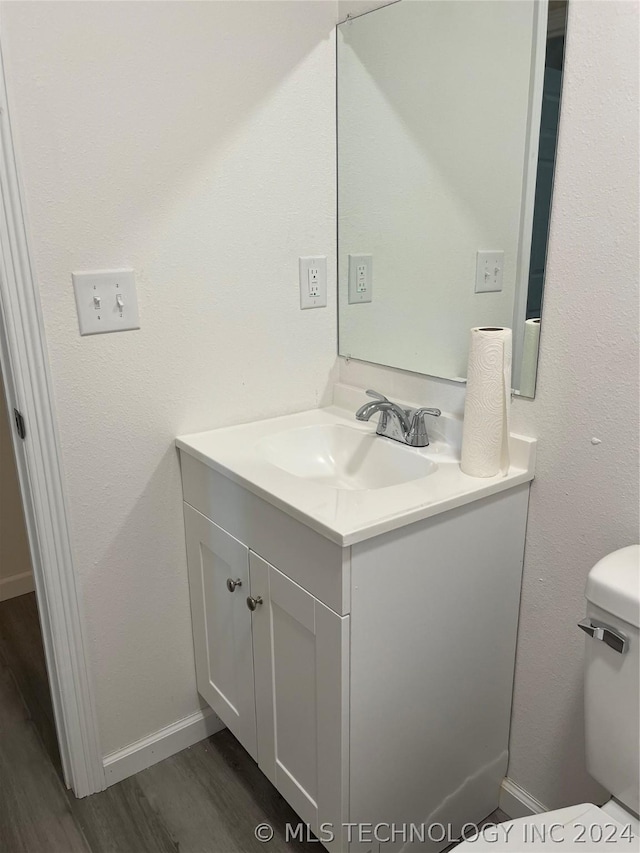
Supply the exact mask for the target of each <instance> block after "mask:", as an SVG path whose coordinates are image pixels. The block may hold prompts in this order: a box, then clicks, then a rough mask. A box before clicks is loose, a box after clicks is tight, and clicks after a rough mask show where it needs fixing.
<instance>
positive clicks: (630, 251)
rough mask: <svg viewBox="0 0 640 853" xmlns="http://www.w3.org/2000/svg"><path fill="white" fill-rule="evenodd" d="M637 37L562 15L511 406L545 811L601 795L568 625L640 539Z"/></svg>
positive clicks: (525, 664) (528, 672) (529, 734)
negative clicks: (543, 268) (530, 469)
mask: <svg viewBox="0 0 640 853" xmlns="http://www.w3.org/2000/svg"><path fill="white" fill-rule="evenodd" d="M638 36H639V32H638V5H637V4H636V3H631V2H579V3H569V23H568V39H567V56H566V72H565V80H564V87H563V100H562V115H561V120H560V140H559V148H558V168H557V176H556V182H555V191H554V203H553V212H552V220H551V239H550V243H549V266H548V275H547V282H548V287H547V289H546V290H545V302H544V308H543V312H544V318H545V319H544V322H545V326H544V329H543V330H542V338H541V350H540V372H539V374H538V389H537V396H536V399H535V401H533V402H529V401H527V400H519V401H518V402H517V403H516V405H515V407H514V409H515V423H514V426H515V428H516V429H521V431H523V432H527V433H529V434H532V435H536V436H537V437H538V438H539V441H540V443H539V458H538V467H537V477H536V481H535V483H534V485H533V488H532V490H531V506H530V514H529V528H528V534H527V550H526V555H525V575H524V586H523V592H522V610H521V618H520V642H519V646H518V660H517V667H516V689H515V700H514V710H513V721H512V732H511V762H510V765H509V775H510V776H511V777H512V778H513V779H514V780H515V781H516V782H518V783H519V784H520V785H522V787H524V788H525V789H526V790H528V791H529V792H530V793H532V794H533V795H534V796H535V797H537V798H538V799H539V800H541V801H542V802H543V803H545V804H547V805H549V806H552V807H555V806H563V805H566V804H569V803H574V802H580V801H582V800H588V799H591V798H595V799H596V800H597V798H598V796H602V793H603V792H601V791H600V789H599V787H597V786H596V785H595V783H593V782H592V781H591V779H590V777H589V776H588V775H587V773H586V770H585V765H584V746H583V737H584V731H583V697H582V683H583V682H582V656H583V651H584V636H583V634H582V632H581V631H579V630H578V629H577V628H576V624H575V623H576V622H577V621H578V620H579V619H581V618H582V617H583V616H584V608H585V602H584V598H583V595H584V585H585V580H586V576H587V572H588V571H589V569H590V568H591V566H592V565H593V564H594V563H595V562H596V561H597V560H598V559H599V558H600V557H602V556H604V555H605V554H607V553H608V552H609V551H612V550H614V549H616V548H620V547H622V546H623V545H630V544H631V543H633V542H637V541H638V505H639V503H638V502H639V495H638V237H639V235H638V155H639V151H638V61H639V49H638V44H639V40H638ZM593 437H595V438H599V439H600V440H601V441H602V443H601V444H597V445H593V444H592V443H591V439H592V438H593Z"/></svg>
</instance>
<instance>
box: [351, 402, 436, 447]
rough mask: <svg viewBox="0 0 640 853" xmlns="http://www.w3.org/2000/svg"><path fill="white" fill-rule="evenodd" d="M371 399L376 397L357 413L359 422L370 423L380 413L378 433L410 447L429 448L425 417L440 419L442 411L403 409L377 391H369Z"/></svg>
mask: <svg viewBox="0 0 640 853" xmlns="http://www.w3.org/2000/svg"><path fill="white" fill-rule="evenodd" d="M367 394H368V395H369V397H374V398H375V399H374V400H373V402H372V403H365V404H364V406H361V407H360V408H359V409H358V411H357V412H356V418H357V419H358V420H359V421H368V420H369V419H370V418H371V417H372V416H373V415H374V414H375V413H376V412H379V413H380V419H379V420H378V428H377V429H376V433H377V434H378V435H383V436H385V437H386V438H392V439H393V440H394V441H400V442H402V443H403V444H408V445H409V446H410V447H428V445H429V436H428V434H427V425H426V423H425V419H424V417H425V415H432V416H433V417H434V418H439V417H440V415H441V414H442V412H441V411H440V409H429V408H426V407H422V408H420V409H403V408H402V407H401V406H399V405H398V404H397V403H392V402H391V400H388V399H387V398H386V397H385V396H384V395H383V394H378V392H377V391H371V390H369V391H367Z"/></svg>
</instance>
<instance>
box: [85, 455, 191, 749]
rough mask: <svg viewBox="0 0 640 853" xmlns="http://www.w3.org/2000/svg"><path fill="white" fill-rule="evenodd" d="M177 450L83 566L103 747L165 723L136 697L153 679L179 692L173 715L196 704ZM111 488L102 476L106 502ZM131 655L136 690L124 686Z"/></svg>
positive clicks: (113, 487)
mask: <svg viewBox="0 0 640 853" xmlns="http://www.w3.org/2000/svg"><path fill="white" fill-rule="evenodd" d="M177 455H178V451H177V449H176V448H175V447H174V446H173V445H171V446H170V447H168V448H167V451H166V453H165V454H164V455H163V457H162V458H161V459H160V461H159V463H158V465H157V467H156V468H155V470H154V472H153V474H152V475H151V477H150V478H149V479H148V481H147V482H146V484H145V488H144V490H143V491H142V492H140V493H139V494H137V495H136V494H134V493H131V503H130V504H128V505H126V506H123V505H120V507H119V512H120V514H119V523H118V524H117V526H115V527H114V528H112V529H111V530H109V531H108V535H105V536H104V538H103V542H102V544H103V546H104V548H103V550H100V552H99V555H98V558H97V559H96V560H95V561H94V562H93V564H92V565H91V566H90V567H87V568H86V569H85V570H84V571H83V586H84V590H85V598H86V617H87V618H86V624H87V626H90V630H91V634H92V639H93V656H94V659H95V665H96V666H97V669H98V670H99V671H100V672H101V674H102V678H101V679H100V681H99V682H98V684H97V688H98V701H97V708H98V709H99V723H100V726H101V732H105V731H108V732H109V733H113V734H112V735H111V737H109V738H108V739H105V740H106V742H105V743H103V744H102V747H103V752H104V753H105V754H107V753H111V752H114V751H115V750H117V749H120V748H121V747H124V746H127V745H128V744H130V743H132V742H134V741H136V740H138V739H139V738H141V737H144V736H145V735H147V734H149V732H150V731H157V730H158V729H160V728H162V727H163V726H164V725H166V718H165V717H164V716H162V713H163V711H162V709H161V710H160V712H159V716H158V718H157V719H155V718H154V713H157V711H155V709H154V706H153V705H149V704H148V703H147V702H145V701H144V698H143V697H144V696H145V695H146V692H147V690H149V689H152V687H153V685H158V684H164V685H166V688H167V689H168V690H170V691H171V694H173V695H174V696H175V697H179V702H181V704H182V707H179V708H176V709H175V711H174V713H175V716H176V719H180V718H182V717H185V716H187V715H188V714H191V713H193V711H194V709H196V708H198V707H199V706H203V703H202V702H201V701H200V699H199V697H198V694H197V692H196V688H195V668H194V659H193V641H192V636H191V616H190V605H189V590H188V582H187V573H186V571H185V570H184V562H185V541H184V529H183V522H182V486H181V478H180V466H179V464H176V457H177ZM110 491H111V492H112V496H110V494H109V492H110ZM116 493H117V494H118V495H119V494H120V492H119V490H118V487H117V486H116V483H115V481H114V482H112V483H111V487H110V486H109V483H106V484H105V489H104V493H103V495H102V500H104V501H105V505H109V504H110V503H111V502H112V501H115V500H117V499H116V497H115V496H116ZM143 559H144V561H145V563H146V564H151V565H155V566H156V574H155V577H154V578H153V582H152V583H150V578H149V574H148V572H143V571H139V569H138V567H139V566H140V565H141V564H142V560H143ZM82 563H83V565H85V566H86V563H84V561H82ZM118 590H119V591H120V592H119V593H117V592H115V593H114V591H118ZM106 600H108V601H109V602H110V606H109V607H108V608H105V607H104V602H105V601H106ZM148 637H153V639H154V642H153V653H152V654H149V653H148V649H145V653H144V658H142V657H140V658H139V659H138V660H136V658H137V651H136V650H137V649H142V648H143V647H144V646H145V638H148ZM132 659H133V661H134V663H133V669H134V670H135V671H136V674H137V685H138V687H137V690H135V691H131V689H130V684H131V670H132ZM168 673H170V678H168ZM125 697H126V698H125ZM120 732H122V735H121V736H120V735H119V734H118V733H120Z"/></svg>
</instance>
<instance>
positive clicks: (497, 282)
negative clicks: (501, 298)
mask: <svg viewBox="0 0 640 853" xmlns="http://www.w3.org/2000/svg"><path fill="white" fill-rule="evenodd" d="M503 266H504V252H503V251H502V250H500V249H497V250H495V251H493V250H492V251H484V250H482V251H481V250H478V254H477V255H476V293H494V292H496V291H499V290H502V268H503Z"/></svg>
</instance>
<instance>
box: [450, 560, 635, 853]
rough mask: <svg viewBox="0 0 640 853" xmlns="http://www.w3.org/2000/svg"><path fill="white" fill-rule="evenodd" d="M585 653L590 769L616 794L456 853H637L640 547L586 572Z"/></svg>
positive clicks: (514, 824) (501, 830)
mask: <svg viewBox="0 0 640 853" xmlns="http://www.w3.org/2000/svg"><path fill="white" fill-rule="evenodd" d="M586 598H587V617H586V619H583V620H582V621H581V622H580V623H579V627H580V628H582V630H583V631H584V632H585V634H586V635H587V639H586V650H585V678H584V690H585V697H584V701H585V727H586V755H587V769H588V771H589V773H590V774H591V775H592V776H593V777H594V779H597V780H598V782H600V783H601V784H602V785H604V787H605V788H606V789H607V790H608V791H610V792H611V794H612V796H611V799H610V800H609V801H608V802H607V803H605V805H604V806H596V805H593V804H592V803H582V804H580V805H576V806H569V807H568V808H563V809H557V810H555V811H551V812H545V813H544V814H538V815H534V816H532V817H527V818H519V819H518V820H511V821H508V822H507V823H502V824H498V825H492V826H490V827H487V828H486V829H484V830H481V831H480V833H479V834H478V835H476V836H475V837H474V838H472V839H469V840H467V841H464V842H463V843H462V844H459V845H458V846H457V847H456V848H455V849H456V853H458V851H460V853H470V851H472V850H474V851H476V853H478V851H482V853H488V852H489V851H492V853H499V851H504V853H506V851H511V853H525V851H526V853H529V851H532V853H533V851H553V850H555V851H558V850H562V851H563V853H566V851H579V850H582V851H588V850H608V849H611V848H612V847H615V849H616V850H628V851H630V853H637V852H638V851H640V821H639V819H638V812H639V809H640V805H639V800H640V792H639V790H638V776H639V774H640V718H639V709H638V704H639V693H640V651H639V648H638V647H639V644H640V546H638V545H631V546H629V547H628V548H621V549H620V550H619V551H614V553H612V554H609V555H608V556H607V557H604V558H603V559H602V560H600V562H598V563H596V565H595V566H594V567H593V569H591V571H590V572H589V577H588V579H587V588H586Z"/></svg>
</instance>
